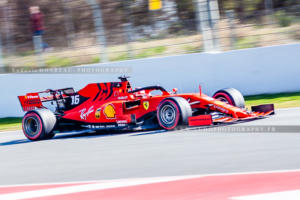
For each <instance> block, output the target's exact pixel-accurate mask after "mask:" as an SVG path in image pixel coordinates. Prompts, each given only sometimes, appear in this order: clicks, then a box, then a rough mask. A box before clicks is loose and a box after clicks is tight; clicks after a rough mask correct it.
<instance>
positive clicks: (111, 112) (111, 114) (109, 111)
mask: <svg viewBox="0 0 300 200" xmlns="http://www.w3.org/2000/svg"><path fill="white" fill-rule="evenodd" d="M103 112H104V115H105V117H106V118H108V119H115V118H116V110H115V108H114V106H113V105H112V104H109V105H107V106H105V108H104V110H103Z"/></svg>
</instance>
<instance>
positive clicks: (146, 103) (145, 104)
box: [143, 101, 149, 110]
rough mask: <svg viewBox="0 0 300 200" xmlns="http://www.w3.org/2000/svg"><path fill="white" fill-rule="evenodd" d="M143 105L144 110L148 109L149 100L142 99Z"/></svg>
mask: <svg viewBox="0 0 300 200" xmlns="http://www.w3.org/2000/svg"><path fill="white" fill-rule="evenodd" d="M143 106H144V108H145V110H148V109H149V101H144V102H143Z"/></svg>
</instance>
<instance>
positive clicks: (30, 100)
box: [18, 88, 75, 111]
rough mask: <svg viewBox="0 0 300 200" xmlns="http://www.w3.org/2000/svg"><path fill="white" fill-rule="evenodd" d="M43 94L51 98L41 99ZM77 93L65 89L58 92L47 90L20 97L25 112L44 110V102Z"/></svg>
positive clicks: (70, 89)
mask: <svg viewBox="0 0 300 200" xmlns="http://www.w3.org/2000/svg"><path fill="white" fill-rule="evenodd" d="M41 93H50V95H49V96H47V95H46V96H45V97H41V96H40V94H41ZM74 93H75V91H74V89H73V88H64V89H58V90H46V91H42V92H35V93H27V94H26V95H24V96H18V98H19V101H20V103H21V106H22V109H23V111H29V110H34V109H37V108H43V107H44V106H43V102H47V101H56V100H59V99H64V98H66V97H69V96H71V95H73V94H74Z"/></svg>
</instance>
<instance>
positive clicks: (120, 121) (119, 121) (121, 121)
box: [117, 120, 128, 124]
mask: <svg viewBox="0 0 300 200" xmlns="http://www.w3.org/2000/svg"><path fill="white" fill-rule="evenodd" d="M117 123H118V124H127V123H128V122H127V120H117Z"/></svg>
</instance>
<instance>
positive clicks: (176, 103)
mask: <svg viewBox="0 0 300 200" xmlns="http://www.w3.org/2000/svg"><path fill="white" fill-rule="evenodd" d="M190 116H192V109H191V106H190V104H189V103H188V102H187V100H185V99H184V98H182V97H170V98H166V99H164V100H163V101H162V102H160V104H159V105H158V107H157V119H158V123H159V125H160V127H162V128H164V129H166V130H174V129H175V128H180V127H184V126H187V125H188V118H189V117H190Z"/></svg>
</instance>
